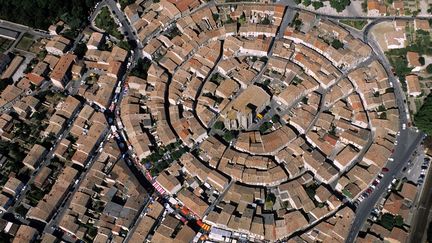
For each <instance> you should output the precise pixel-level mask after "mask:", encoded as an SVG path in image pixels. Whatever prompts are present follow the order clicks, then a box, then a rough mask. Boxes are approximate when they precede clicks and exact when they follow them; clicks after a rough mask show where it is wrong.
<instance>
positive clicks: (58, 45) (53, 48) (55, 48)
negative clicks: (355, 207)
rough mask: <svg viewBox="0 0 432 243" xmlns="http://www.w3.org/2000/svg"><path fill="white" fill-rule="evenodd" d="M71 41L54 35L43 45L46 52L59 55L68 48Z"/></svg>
mask: <svg viewBox="0 0 432 243" xmlns="http://www.w3.org/2000/svg"><path fill="white" fill-rule="evenodd" d="M70 44H71V41H70V40H69V39H67V38H65V37H63V36H61V35H56V36H54V37H53V38H52V39H51V40H50V41H48V43H47V44H46V46H45V49H46V51H47V52H48V53H50V54H53V55H56V56H61V55H63V54H64V53H65V52H66V50H67V49H68V47H69V45H70Z"/></svg>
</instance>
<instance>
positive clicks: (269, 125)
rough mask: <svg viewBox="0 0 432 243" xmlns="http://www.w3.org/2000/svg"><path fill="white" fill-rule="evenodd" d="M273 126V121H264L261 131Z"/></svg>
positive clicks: (263, 131)
mask: <svg viewBox="0 0 432 243" xmlns="http://www.w3.org/2000/svg"><path fill="white" fill-rule="evenodd" d="M271 127H273V124H272V123H271V122H264V123H263V124H262V125H261V126H260V127H259V131H260V132H261V133H265V132H266V131H267V130H269V129H270V128H271Z"/></svg>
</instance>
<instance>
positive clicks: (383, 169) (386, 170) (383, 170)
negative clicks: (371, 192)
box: [381, 167, 389, 172]
mask: <svg viewBox="0 0 432 243" xmlns="http://www.w3.org/2000/svg"><path fill="white" fill-rule="evenodd" d="M381 171H382V172H388V171H389V169H388V168H387V167H384V168H382V170H381Z"/></svg>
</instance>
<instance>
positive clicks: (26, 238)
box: [12, 224, 39, 243]
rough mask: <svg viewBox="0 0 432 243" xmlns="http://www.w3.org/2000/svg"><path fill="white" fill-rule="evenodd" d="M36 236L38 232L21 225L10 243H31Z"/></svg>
mask: <svg viewBox="0 0 432 243" xmlns="http://www.w3.org/2000/svg"><path fill="white" fill-rule="evenodd" d="M38 234H39V232H38V231H37V230H36V229H35V228H32V227H30V226H27V225H25V224H23V225H21V226H20V227H19V229H18V231H17V232H16V234H15V238H14V239H13V241H12V243H22V242H33V240H35V239H36V236H37V235H38Z"/></svg>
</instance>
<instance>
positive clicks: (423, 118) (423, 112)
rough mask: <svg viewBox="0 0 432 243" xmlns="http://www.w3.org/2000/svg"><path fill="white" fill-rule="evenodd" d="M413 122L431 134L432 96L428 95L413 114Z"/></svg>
mask: <svg viewBox="0 0 432 243" xmlns="http://www.w3.org/2000/svg"><path fill="white" fill-rule="evenodd" d="M414 123H415V125H416V126H417V127H418V128H420V129H421V130H422V131H424V132H425V133H427V134H428V135H432V96H431V95H429V96H428V97H427V98H426V100H425V103H424V104H423V105H422V107H421V108H420V110H419V111H418V112H417V113H416V114H415V115H414Z"/></svg>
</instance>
